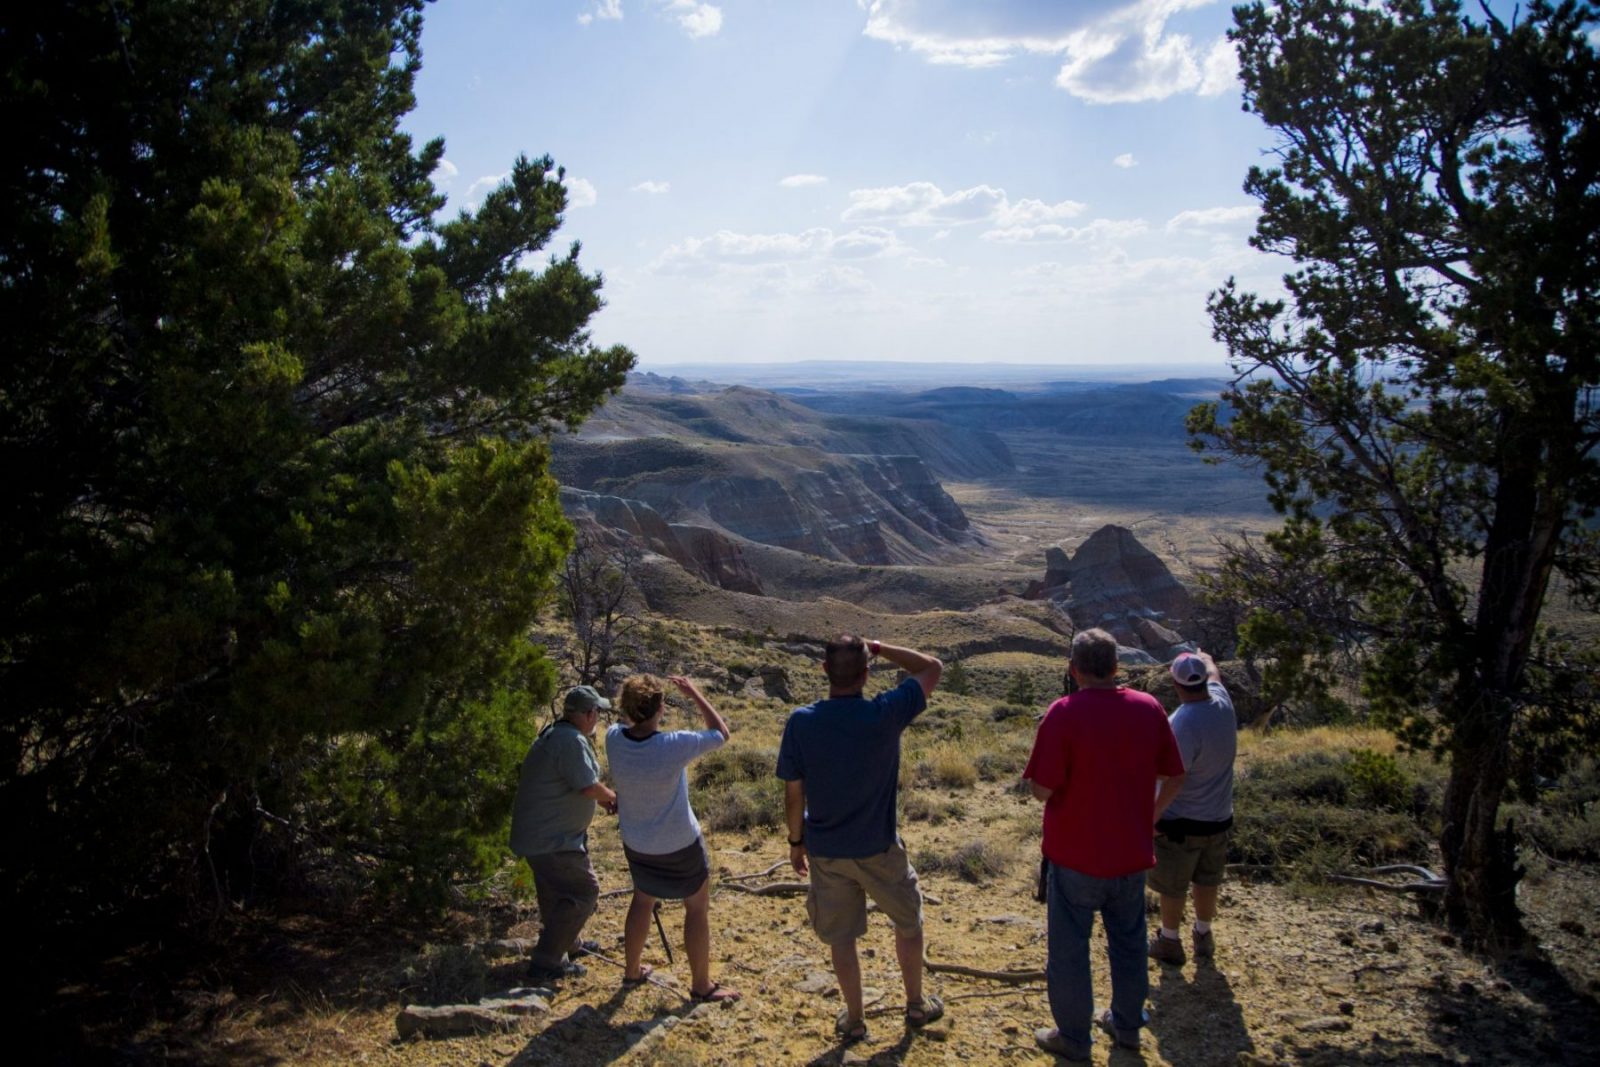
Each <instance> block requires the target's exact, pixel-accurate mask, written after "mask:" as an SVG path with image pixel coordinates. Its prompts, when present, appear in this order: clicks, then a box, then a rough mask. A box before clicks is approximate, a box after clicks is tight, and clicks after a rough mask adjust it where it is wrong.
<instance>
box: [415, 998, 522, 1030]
mask: <svg viewBox="0 0 1600 1067" xmlns="http://www.w3.org/2000/svg"><path fill="white" fill-rule="evenodd" d="M516 1025H517V1017H516V1016H515V1015H508V1014H506V1013H504V1012H499V1011H492V1010H490V1009H488V1008H480V1007H478V1006H477V1005H476V1004H449V1005H445V1006H444V1007H438V1008H431V1007H425V1006H423V1005H420V1004H410V1005H407V1006H406V1007H405V1008H403V1009H401V1011H400V1014H398V1015H396V1016H395V1018H394V1028H395V1031H396V1032H397V1033H398V1034H399V1035H400V1036H401V1037H412V1036H421V1037H428V1038H439V1037H465V1036H467V1035H470V1034H489V1033H495V1032H496V1031H500V1030H511V1029H514V1028H515V1027H516Z"/></svg>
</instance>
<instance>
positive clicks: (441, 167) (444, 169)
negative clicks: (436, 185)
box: [433, 156, 461, 182]
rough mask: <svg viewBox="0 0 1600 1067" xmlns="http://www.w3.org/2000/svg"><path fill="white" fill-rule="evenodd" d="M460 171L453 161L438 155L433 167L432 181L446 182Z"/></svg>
mask: <svg viewBox="0 0 1600 1067" xmlns="http://www.w3.org/2000/svg"><path fill="white" fill-rule="evenodd" d="M460 173H461V171H460V169H459V168H458V167H457V166H456V165H455V164H454V163H452V162H450V161H449V160H448V159H445V158H444V157H443V156H440V157H439V162H438V163H437V164H435V165H434V168H433V179H434V181H439V182H447V181H449V180H450V179H451V178H454V177H455V176H456V175H457V174H460Z"/></svg>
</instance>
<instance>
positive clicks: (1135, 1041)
mask: <svg viewBox="0 0 1600 1067" xmlns="http://www.w3.org/2000/svg"><path fill="white" fill-rule="evenodd" d="M1178 951H1179V952H1182V951H1183V946H1182V945H1179V946H1178ZM1094 1021H1095V1022H1097V1023H1099V1024H1100V1029H1102V1030H1104V1031H1105V1032H1106V1033H1108V1034H1110V1035H1111V1036H1112V1038H1113V1039H1115V1040H1116V1042H1117V1047H1118V1048H1131V1049H1138V1047H1139V1031H1137V1030H1119V1029H1117V1024H1116V1022H1115V1021H1113V1019H1112V1016H1111V1009H1110V1008H1107V1009H1106V1010H1105V1011H1102V1012H1101V1013H1100V1014H1099V1015H1097V1016H1095V1019H1094Z"/></svg>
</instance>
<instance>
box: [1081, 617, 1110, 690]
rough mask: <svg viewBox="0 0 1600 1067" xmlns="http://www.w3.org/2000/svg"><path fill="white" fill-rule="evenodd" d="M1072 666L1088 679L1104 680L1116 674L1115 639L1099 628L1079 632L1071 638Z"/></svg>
mask: <svg viewBox="0 0 1600 1067" xmlns="http://www.w3.org/2000/svg"><path fill="white" fill-rule="evenodd" d="M1072 665H1073V666H1074V667H1076V668H1078V673H1079V674H1082V675H1086V676H1088V677H1090V678H1096V679H1106V678H1111V677H1114V676H1115V675H1116V673H1117V639H1116V638H1115V637H1112V636H1111V635H1110V634H1108V633H1106V632H1105V631H1104V630H1102V629H1100V628H1099V627H1095V628H1093V629H1089V630H1079V631H1078V632H1077V633H1076V634H1075V635H1073V638H1072Z"/></svg>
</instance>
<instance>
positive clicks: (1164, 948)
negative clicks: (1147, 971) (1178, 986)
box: [1150, 930, 1188, 967]
mask: <svg viewBox="0 0 1600 1067" xmlns="http://www.w3.org/2000/svg"><path fill="white" fill-rule="evenodd" d="M1150 958H1151V959H1153V960H1157V961H1159V962H1161V963H1170V964H1172V965H1173V966H1174V967H1182V966H1183V961H1184V960H1186V959H1188V956H1186V955H1185V954H1184V951H1183V942H1182V941H1180V940H1178V939H1177V938H1175V937H1162V936H1161V931H1159V930H1157V931H1156V932H1155V933H1154V934H1152V935H1151V937H1150Z"/></svg>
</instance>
